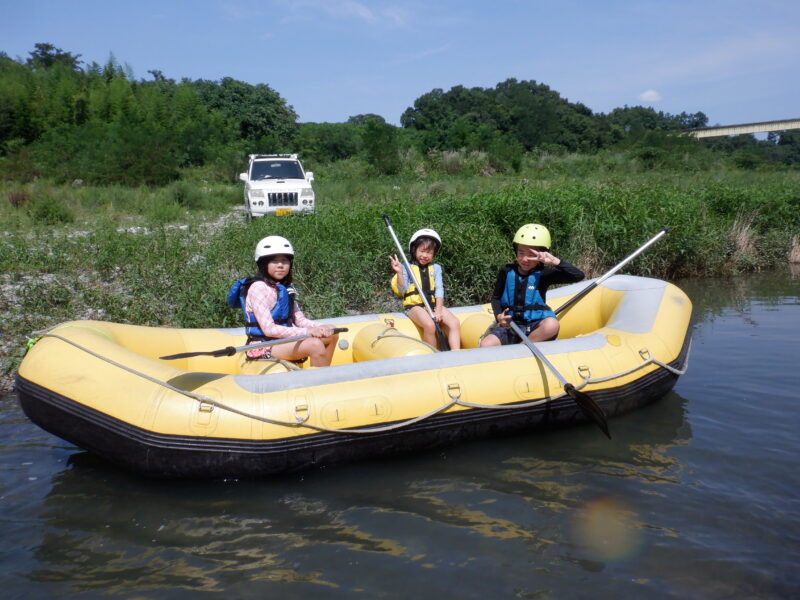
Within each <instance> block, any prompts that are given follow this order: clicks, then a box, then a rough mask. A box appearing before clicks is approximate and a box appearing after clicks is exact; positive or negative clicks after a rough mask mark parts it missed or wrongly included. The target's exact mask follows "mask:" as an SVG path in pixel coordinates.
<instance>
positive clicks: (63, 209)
mask: <svg viewBox="0 0 800 600" xmlns="http://www.w3.org/2000/svg"><path fill="white" fill-rule="evenodd" d="M29 214H30V218H31V220H32V221H33V222H34V223H38V224H40V225H60V224H62V223H72V222H73V221H74V220H75V215H74V214H73V213H72V211H71V210H70V209H69V208H68V207H67V206H66V205H65V204H64V203H63V201H62V200H58V199H55V198H49V197H44V198H39V199H38V200H36V202H34V203H33V205H32V206H31V210H30V213H29Z"/></svg>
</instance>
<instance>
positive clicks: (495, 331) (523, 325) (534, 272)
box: [480, 223, 584, 348]
mask: <svg viewBox="0 0 800 600" xmlns="http://www.w3.org/2000/svg"><path fill="white" fill-rule="evenodd" d="M550 241H551V240H550V232H549V231H548V230H547V228H546V227H544V226H543V225H538V224H535V223H529V224H527V225H523V226H522V227H520V228H519V229H518V230H517V233H516V235H514V242H513V246H514V252H515V253H516V255H517V260H516V262H513V263H509V264H507V265H505V266H504V267H502V268H501V269H500V272H499V273H498V274H497V281H496V283H495V285H494V291H493V292H492V299H491V302H492V312H493V313H494V316H495V320H496V321H497V323H498V324H497V325H495V326H494V327H493V328H492V329H490V330H489V332H488V333H487V334H486V335H485V336H484V337H483V339H482V340H481V343H480V345H481V347H482V348H483V347H487V346H500V345H507V344H517V343H520V342H521V341H522V340H521V339H520V338H519V336H517V334H516V333H515V332H514V330H513V329H511V326H510V325H509V321H511V320H512V319H513V320H514V322H515V323H516V324H517V325H519V327H520V329H521V330H522V331H523V332H524V333H525V335H527V336H528V339H529V340H531V341H532V342H542V341H545V340H554V339H555V338H556V336H558V330H559V328H560V325H559V322H558V319H556V314H555V313H554V312H553V311H552V310H551V309H550V307H549V306H547V303H546V302H545V298H546V297H547V288H548V287H549V286H551V285H553V284H555V283H574V282H576V281H580V280H581V279H583V278H584V274H583V272H582V271H581V270H580V269H578V268H577V267H575V266H574V265H571V264H570V263H568V262H567V261H565V260H561V259H560V258H557V257H555V256H553V255H552V254H550Z"/></svg>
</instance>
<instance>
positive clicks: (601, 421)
mask: <svg viewBox="0 0 800 600" xmlns="http://www.w3.org/2000/svg"><path fill="white" fill-rule="evenodd" d="M508 324H509V325H510V326H511V329H513V330H514V333H516V334H517V335H518V336H519V337H520V338H521V339H522V341H523V343H524V344H525V345H526V346H527V347H528V349H529V350H530V351H531V352H533V355H534V356H535V357H536V358H538V359H539V360H540V361H542V362H543V363H544V365H545V366H546V367H547V368H548V369H550V370H551V371H552V372H553V375H555V376H556V378H557V379H558V380H559V381H560V382H561V385H563V386H564V391H565V392H567V395H569V397H570V398H572V399H573V400H574V401H575V404H577V405H578V406H579V407H580V408H581V410H582V411H583V414H584V415H586V416H587V417H588V418H589V419H591V420H593V421H594V422H595V423H597V426H598V427H600V429H601V430H602V432H603V433H605V434H606V436H607V437H608V439H611V434H610V433H609V431H608V421H607V420H606V413H604V412H603V409H602V408H600V405H599V404H597V402H595V401H594V400H592V398H591V397H590V396H589V395H588V394H585V393H584V392H579V391H578V390H576V389H575V386H574V385H572V384H571V383H569V382H568V381H567V380H566V379H564V376H563V375H561V373H559V372H558V371H557V370H556V368H555V367H554V366H553V365H552V363H550V361H549V360H547V358H545V355H544V353H543V352H542V351H541V350H539V348H537V347H536V344H534V343H533V342H532V341H530V340H529V339H528V336H527V335H525V332H523V331H522V329H520V327H519V325H517V324H516V323H514V321H513V320H510V321H509V322H508Z"/></svg>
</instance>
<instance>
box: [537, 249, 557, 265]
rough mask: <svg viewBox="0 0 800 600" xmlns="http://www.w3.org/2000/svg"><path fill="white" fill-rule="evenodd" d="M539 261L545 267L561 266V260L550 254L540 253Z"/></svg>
mask: <svg viewBox="0 0 800 600" xmlns="http://www.w3.org/2000/svg"><path fill="white" fill-rule="evenodd" d="M539 261H540V262H542V263H543V264H545V265H550V266H553V267H557V266H558V265H560V264H561V259H560V258H556V257H555V256H553V255H552V254H550V253H549V252H539Z"/></svg>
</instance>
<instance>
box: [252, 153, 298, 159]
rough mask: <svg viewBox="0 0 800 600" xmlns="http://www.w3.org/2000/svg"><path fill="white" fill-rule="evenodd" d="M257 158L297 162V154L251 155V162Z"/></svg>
mask: <svg viewBox="0 0 800 600" xmlns="http://www.w3.org/2000/svg"><path fill="white" fill-rule="evenodd" d="M256 158H294V159H295V160H297V154H250V160H255V159H256Z"/></svg>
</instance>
